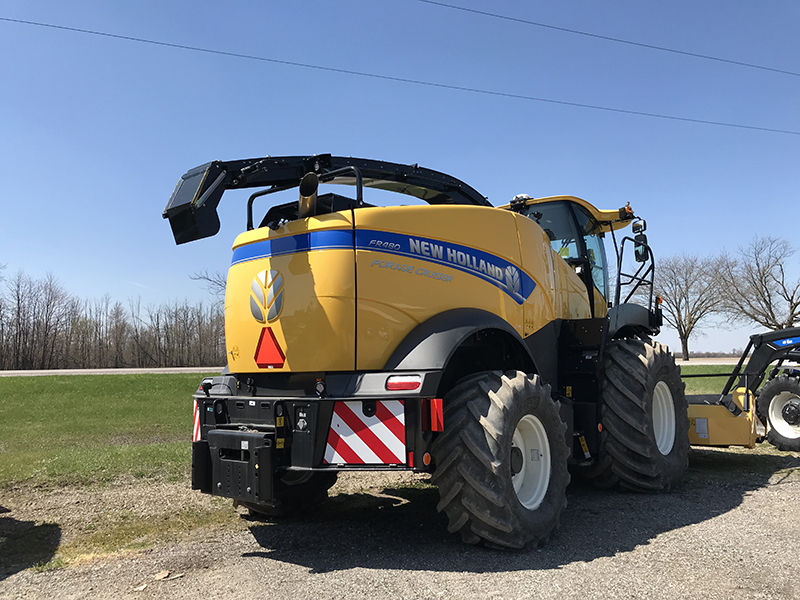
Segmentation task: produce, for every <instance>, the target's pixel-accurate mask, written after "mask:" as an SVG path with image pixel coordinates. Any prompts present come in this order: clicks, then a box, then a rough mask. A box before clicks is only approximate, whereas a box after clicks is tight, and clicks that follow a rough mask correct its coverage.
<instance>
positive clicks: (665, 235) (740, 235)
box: [0, 0, 800, 350]
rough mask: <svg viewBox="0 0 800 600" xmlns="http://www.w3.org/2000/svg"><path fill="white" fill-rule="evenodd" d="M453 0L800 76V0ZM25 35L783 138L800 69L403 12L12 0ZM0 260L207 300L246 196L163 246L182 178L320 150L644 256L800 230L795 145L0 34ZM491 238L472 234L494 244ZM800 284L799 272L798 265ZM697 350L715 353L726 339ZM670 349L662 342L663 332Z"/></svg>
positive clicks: (8, 9) (396, 7) (2, 29)
mask: <svg viewBox="0 0 800 600" xmlns="http://www.w3.org/2000/svg"><path fill="white" fill-rule="evenodd" d="M452 3H453V4H458V5H459V6H462V7H469V8H474V9H477V10H484V11H488V12H494V13H499V14H503V15H508V16H512V17H515V18H519V19H525V20H530V21H535V22H540V23H547V24H550V25H553V26H557V27H563V28H569V29H576V30H581V31H586V32H591V33H595V34H599V35H604V36H609V37H617V38H623V39H627V40H631V41H636V42H641V43H645V44H652V45H657V46H665V47H670V48H676V49H680V50H684V51H688V52H694V53H699V54H708V55H713V56H718V57H723V58H727V59H730V60H736V61H742V62H748V63H755V64H759V65H764V66H769V67H772V68H776V69H784V70H788V71H795V72H797V71H800V60H798V59H800V36H798V35H797V32H798V30H800V27H799V26H800V4H798V3H797V2H794V1H790V0H783V1H781V0H774V1H771V2H769V3H751V2H742V1H738V0H737V1H730V0H724V1H709V2H702V3H698V2H688V1H686V2H670V3H651V2H640V1H629V2H604V3H600V2H596V1H575V2H569V1H568V2H557V3H555V2H525V3H522V2H511V1H507V0H496V1H494V2H488V1H486V0H452ZM0 17H5V18H11V19H20V20H27V21H38V22H43V23H49V24H54V25H61V26H66V27H75V28H81V29H90V30H96V31H101V32H107V33H113V34H117V35H124V36H132V37H138V38H146V39H151V40H157V41H162V42H169V43H174V44H180V45H189V46H197V47H203V48H209V49H216V50H222V51H227V52H233V53H240V54H248V55H255V56H261V57H265V58H272V59H277V60H283V61H291V62H299V63H307V64H312V65H318V66H322V67H331V68H338V69H346V70H352V71H361V72H367V73H374V74H380V75H387V76H391V77H398V78H406V79H414V80H422V81H428V82H434V83H441V84H446V85H452V86H461V87H470V88H479V89H484V90H491V91H495V92H503V93H508V94H517V95H523V96H532V97H539V98H548V99H553V100H559V101H566V102H575V103H582V104H591V105H600V106H607V107H613V108H618V109H623V110H631V111H639V112H649V113H659V114H665V115H673V116H678V117H686V118H691V119H699V120H710V121H723V122H730V123H736V124H741V125H748V126H755V127H765V128H773V129H783V130H791V131H795V132H797V131H800V110H798V108H799V107H800V77H796V76H791V75H785V74H779V73H774V72H769V71H764V70H758V69H752V68H746V67H742V66H736V65H732V64H726V63H720V62H715V61H709V60H702V59H698V58H691V57H688V56H682V55H677V54H672V53H666V52H660V51H656V50H652V49H645V48H641V47H633V46H630V45H623V44H618V43H613V42H610V41H604V40H600V39H596V38H589V37H585V36H578V35H574V34H569V33H566V32H563V31H556V30H553V29H545V28H540V27H534V26H531V25H525V24H522V23H516V22H510V21H507V20H500V19H494V18H490V17H487V16H481V15H477V14H474V13H467V12H463V11H457V10H452V9H448V8H445V7H441V6H435V5H431V4H428V3H424V2H420V1H418V0H372V1H366V0H339V1H336V2H331V1H322V0H319V1H314V0H310V1H306V2H297V3H290V2H248V1H241V2H234V3H228V4H227V5H222V4H220V3H211V2H205V1H195V2H187V1H176V2H161V1H159V2H154V1H146V0H145V1H140V2H136V3H120V2H88V1H71V2H69V3H65V2H56V1H31V0H25V1H22V0H7V1H4V2H1V3H0ZM0 56H2V57H3V58H2V59H0V81H2V87H1V88H0V134H1V135H0V180H2V188H1V191H0V216H2V220H3V224H4V227H3V234H2V236H0V264H3V263H5V264H7V268H6V270H5V273H6V274H12V273H14V272H16V271H17V270H23V271H25V272H26V273H27V274H28V275H31V276H33V277H37V278H38V277H43V276H44V275H45V274H46V273H47V272H52V273H53V274H54V275H55V276H56V277H57V278H58V279H59V281H60V282H61V283H62V284H63V286H64V287H65V288H66V289H67V290H69V291H70V292H72V293H73V294H77V295H79V296H82V297H87V298H96V297H100V296H102V295H103V294H106V293H107V294H109V295H110V296H111V297H112V298H113V299H117V300H122V301H126V300H127V299H128V298H134V297H140V298H141V300H142V303H143V304H145V305H146V304H149V303H160V302H162V301H165V300H168V299H174V298H180V299H182V298H189V299H200V298H203V297H205V295H206V292H205V291H204V290H203V288H202V287H201V286H200V285H199V284H198V283H197V282H194V281H191V280H190V279H189V275H190V274H192V273H194V272H196V271H198V270H201V269H209V270H210V271H218V270H225V269H227V266H228V264H229V261H230V245H231V242H232V241H233V238H234V237H235V235H236V234H237V233H238V232H240V231H241V230H243V229H244V222H245V221H244V219H245V211H244V201H245V198H246V196H242V195H234V194H231V197H230V198H228V197H227V196H226V201H225V202H224V206H223V207H222V210H221V211H220V212H221V218H222V220H223V227H222V230H221V232H220V233H219V234H218V235H217V236H216V237H214V238H211V239H208V240H203V241H200V242H195V243H191V244H186V245H183V246H175V244H174V242H173V239H172V236H171V233H170V230H169V225H168V223H167V222H166V221H164V220H162V218H161V212H162V210H163V208H164V205H165V203H166V201H167V199H168V197H169V195H170V193H171V192H172V189H173V187H174V185H175V183H176V181H177V180H178V178H179V177H180V176H181V175H182V174H183V173H184V172H185V171H187V170H188V169H190V168H192V167H194V166H197V165H199V164H202V163H204V162H207V161H209V160H214V159H221V160H232V159H238V158H250V157H257V156H264V155H267V154H269V155H273V156H275V155H293V154H314V153H332V154H339V155H352V156H362V157H367V158H376V159H383V160H390V161H394V162H404V163H419V164H421V165H423V166H426V167H429V168H432V169H437V170H440V171H444V172H446V173H449V174H451V175H454V176H456V177H458V178H460V179H463V180H464V181H466V182H468V183H469V184H471V185H472V186H473V187H475V188H476V189H478V190H479V191H481V192H482V193H483V194H485V195H487V196H489V199H490V201H492V202H493V203H494V204H502V203H505V202H507V201H508V200H509V199H510V198H511V197H512V196H513V195H514V194H517V193H527V194H530V195H531V196H547V195H555V194H572V195H576V196H580V197H583V198H586V199H587V200H589V201H590V202H592V203H594V204H596V205H598V206H600V207H602V208H616V207H618V206H622V205H624V204H625V203H626V202H630V203H631V205H632V206H633V207H634V209H635V210H636V212H637V213H638V214H639V215H640V216H643V217H644V218H646V219H647V222H648V234H649V236H650V242H651V245H652V246H653V247H654V249H655V252H656V256H657V257H658V256H667V255H671V254H676V253H681V252H690V253H697V254H700V255H711V254H714V253H717V252H720V251H723V250H726V251H729V252H730V251H733V250H735V249H736V247H737V246H739V245H743V244H746V243H747V242H748V241H749V240H750V239H751V237H752V236H753V235H754V234H760V235H767V234H769V235H774V236H778V237H783V238H786V239H789V240H792V241H795V240H796V239H797V235H796V229H797V224H796V223H797V219H796V207H797V203H798V191H799V190H800V169H799V168H798V167H799V166H800V136H799V135H787V134H780V133H769V132H763V131H753V130H747V129H737V128H729V127H720V126H713V125H703V124H694V123H687V122H680V121H674V120H665V119H655V118H647V117H642V116H634V115H626V114H619V113H614V112H607V111H599V110H591V109H587V108H578V107H571V106H565V105H558V104H550V103H543V102H534V101H530V100H522V99H514V98H506V97H499V96H494V95H486V94H475V93H468V92H463V91H456V90H449V89H441V88H435V87H427V86H420V85H412V84H407V83H400V82H395V81H387V80H381V79H375V78H365V77H358V76H355V75H347V74H341V73H333V72H328V71H322V70H315V69H307V68H300V67H293V66H287V65H280V64H275V63H270V62H264V61H253V60H245V59H241V58H233V57H227V56H219V55H213V54H207V53H198V52H191V51H188V50H182V49H174V48H165V47H161V46H155V45H148V44H141V43H134V42H131V41H123V40H119V39H112V38H108V37H99V36H93V35H86V34H80V33H75V32H69V31H63V30H55V29H48V28H43V27H36V26H31V25H23V24H17V23H9V22H2V21H0ZM489 234H490V232H487V235H489ZM795 275H797V272H795ZM747 330H748V329H745V330H740V331H737V332H727V333H726V332H723V333H718V332H712V334H709V335H707V336H706V337H704V338H700V339H698V340H697V341H695V342H694V344H693V348H694V349H696V350H713V349H720V350H729V349H730V348H732V347H734V346H736V347H742V346H744V344H745V342H746V338H744V337H743V335H744V334H743V333H742V331H747ZM663 337H664V338H665V340H666V341H667V342H669V343H670V344H671V345H673V346H677V343H676V342H677V338H676V337H674V336H673V335H672V334H670V333H669V332H667V333H666V334H664V335H663Z"/></svg>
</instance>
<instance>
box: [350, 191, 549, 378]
mask: <svg viewBox="0 0 800 600" xmlns="http://www.w3.org/2000/svg"><path fill="white" fill-rule="evenodd" d="M355 218H356V227H357V229H358V230H359V231H364V232H376V235H375V240H376V241H378V242H381V243H384V242H383V240H388V239H395V238H393V237H391V236H388V237H386V236H381V235H379V233H378V232H387V233H389V234H396V235H397V236H398V238H397V239H404V238H407V237H411V238H412V239H414V240H417V241H418V242H419V249H418V252H416V253H415V254H414V255H412V256H409V255H400V254H392V252H391V248H386V247H378V246H375V245H373V246H370V244H371V243H372V241H373V240H372V239H368V238H370V237H371V236H370V235H365V237H364V244H363V246H366V247H362V246H361V245H360V246H359V249H357V251H356V265H357V266H356V272H357V278H358V317H357V322H358V357H357V361H356V364H357V368H358V369H364V370H370V369H381V368H383V367H384V365H385V364H386V361H387V360H388V359H389V357H390V356H391V354H392V352H393V351H394V350H395V349H396V348H397V346H398V345H399V344H400V343H401V342H402V341H403V339H404V338H405V336H406V335H407V334H408V333H409V332H410V331H411V330H412V329H413V328H414V327H415V326H416V325H418V324H419V323H422V322H423V321H425V320H427V319H429V318H430V317H433V316H434V315H437V314H439V313H441V312H444V311H447V310H451V309H453V308H462V307H472V308H479V309H483V310H486V311H488V312H492V313H494V314H496V315H498V316H500V317H502V318H503V319H504V320H506V321H507V322H508V323H510V324H511V325H512V326H513V327H514V328H515V329H516V330H517V332H518V333H519V334H520V335H523V319H522V315H523V309H522V306H520V305H519V304H517V303H516V302H515V301H514V300H512V299H511V298H510V297H509V296H508V295H507V294H506V293H504V292H503V291H502V290H500V289H498V288H497V287H496V286H494V285H492V284H491V283H489V282H486V281H483V280H481V279H480V278H478V277H476V276H474V275H473V274H471V273H470V272H467V271H465V270H464V268H458V267H459V265H458V264H457V263H452V264H453V266H448V265H447V264H444V263H445V262H446V259H447V254H446V252H447V248H448V247H451V246H452V245H453V244H458V245H460V246H463V247H464V248H465V249H464V254H469V253H470V250H472V251H473V252H472V254H474V255H475V254H477V253H475V252H474V251H479V252H485V253H488V254H491V255H494V256H496V257H499V258H500V259H502V260H505V261H508V262H510V263H513V264H516V265H519V264H520V253H519V242H518V240H517V235H516V225H515V215H513V214H511V213H507V212H505V211H498V210H496V209H493V208H486V207H472V206H469V207H467V206H404V207H390V208H366V209H359V210H357V211H355ZM491 232H496V235H492V234H491ZM385 243H391V242H385ZM371 248H374V249H371ZM437 250H438V251H439V252H440V253H441V258H439V259H438V260H437V257H438V256H439V255H438V254H437ZM498 262H499V261H498ZM462 267H463V266H462ZM537 288H538V286H537ZM534 292H536V289H534Z"/></svg>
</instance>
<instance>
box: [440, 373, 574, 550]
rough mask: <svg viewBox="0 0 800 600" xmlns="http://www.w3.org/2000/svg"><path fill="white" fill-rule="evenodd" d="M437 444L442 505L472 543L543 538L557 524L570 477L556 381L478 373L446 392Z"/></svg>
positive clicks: (513, 543) (510, 543) (509, 544)
mask: <svg viewBox="0 0 800 600" xmlns="http://www.w3.org/2000/svg"><path fill="white" fill-rule="evenodd" d="M444 405H445V412H444V432H443V433H441V434H440V435H439V437H437V438H436V439H435V440H434V442H433V445H432V448H431V450H432V453H433V456H434V459H435V461H436V470H435V471H434V473H433V476H432V478H431V481H432V482H433V483H435V484H436V485H437V486H438V487H439V497H440V501H439V504H438V506H437V507H436V508H437V510H438V511H439V512H442V511H444V512H445V513H446V514H447V517H448V520H449V526H448V530H449V531H450V532H451V533H459V534H460V535H461V539H462V540H463V541H464V542H467V543H469V544H477V543H479V542H481V541H482V542H484V543H486V544H487V545H490V546H497V547H502V548H522V547H523V546H525V545H526V544H542V543H544V542H546V541H547V540H548V539H549V538H550V536H551V535H552V534H553V533H554V532H555V531H556V530H557V529H558V527H559V521H560V518H561V513H562V511H563V510H564V508H565V507H566V504H567V499H566V495H565V489H566V487H567V484H568V483H569V473H568V472H567V459H568V456H569V448H568V447H567V443H566V440H565V433H566V425H565V424H564V422H563V421H562V420H561V417H560V415H559V404H558V403H557V402H554V401H553V399H552V398H551V397H550V386H548V385H543V384H542V383H541V380H540V379H539V377H538V376H537V375H533V376H528V375H526V374H525V373H521V372H518V371H513V372H509V373H507V374H505V375H502V374H501V373H500V372H499V371H495V372H487V373H479V374H477V375H473V376H470V377H468V378H466V379H463V380H462V381H461V382H459V383H458V384H457V385H456V386H455V387H454V388H453V389H452V390H451V391H450V392H449V393H448V394H447V395H446V396H445V398H444Z"/></svg>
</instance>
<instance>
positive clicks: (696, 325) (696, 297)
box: [655, 254, 721, 360]
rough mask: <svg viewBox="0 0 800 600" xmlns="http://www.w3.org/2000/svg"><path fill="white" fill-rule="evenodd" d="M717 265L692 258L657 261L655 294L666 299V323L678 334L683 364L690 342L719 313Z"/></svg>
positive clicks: (664, 303)
mask: <svg viewBox="0 0 800 600" xmlns="http://www.w3.org/2000/svg"><path fill="white" fill-rule="evenodd" d="M716 265H717V259H714V258H699V257H697V256H694V255H689V254H678V255H675V256H668V257H667V258H663V259H661V260H659V261H658V265H657V269H656V278H655V292H656V294H657V295H659V296H661V298H662V299H663V304H662V305H661V306H662V310H663V312H664V319H665V320H666V321H667V323H668V324H669V325H670V326H671V327H673V328H674V329H675V330H676V331H677V332H678V337H679V338H680V341H681V353H682V355H683V359H684V360H689V340H690V339H691V338H693V337H695V336H696V335H697V333H698V332H699V330H700V325H701V324H702V323H703V321H705V320H707V319H708V317H710V316H711V315H713V314H715V313H716V312H718V311H719V310H720V306H721V299H720V297H719V294H718V293H717V286H716V285H715V282H716V277H715V275H716Z"/></svg>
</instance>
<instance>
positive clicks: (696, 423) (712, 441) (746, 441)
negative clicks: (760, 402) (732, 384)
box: [689, 388, 759, 448]
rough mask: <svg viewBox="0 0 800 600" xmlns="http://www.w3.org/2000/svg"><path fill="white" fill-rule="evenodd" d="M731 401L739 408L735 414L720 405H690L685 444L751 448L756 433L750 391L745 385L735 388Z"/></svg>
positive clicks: (755, 420)
mask: <svg viewBox="0 0 800 600" xmlns="http://www.w3.org/2000/svg"><path fill="white" fill-rule="evenodd" d="M733 401H734V403H735V404H736V406H738V407H739V409H740V410H741V411H742V412H741V414H739V415H738V416H736V415H734V414H733V413H731V412H730V411H729V410H728V409H727V408H726V407H724V406H722V405H720V404H690V405H689V443H690V444H692V445H693V446H745V447H747V448H755V445H756V440H757V439H758V437H759V434H758V432H757V424H758V417H757V416H756V414H755V401H754V399H753V394H752V393H751V392H749V391H747V390H746V389H745V388H737V389H736V390H735V391H734V392H733ZM745 408H747V410H745Z"/></svg>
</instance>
